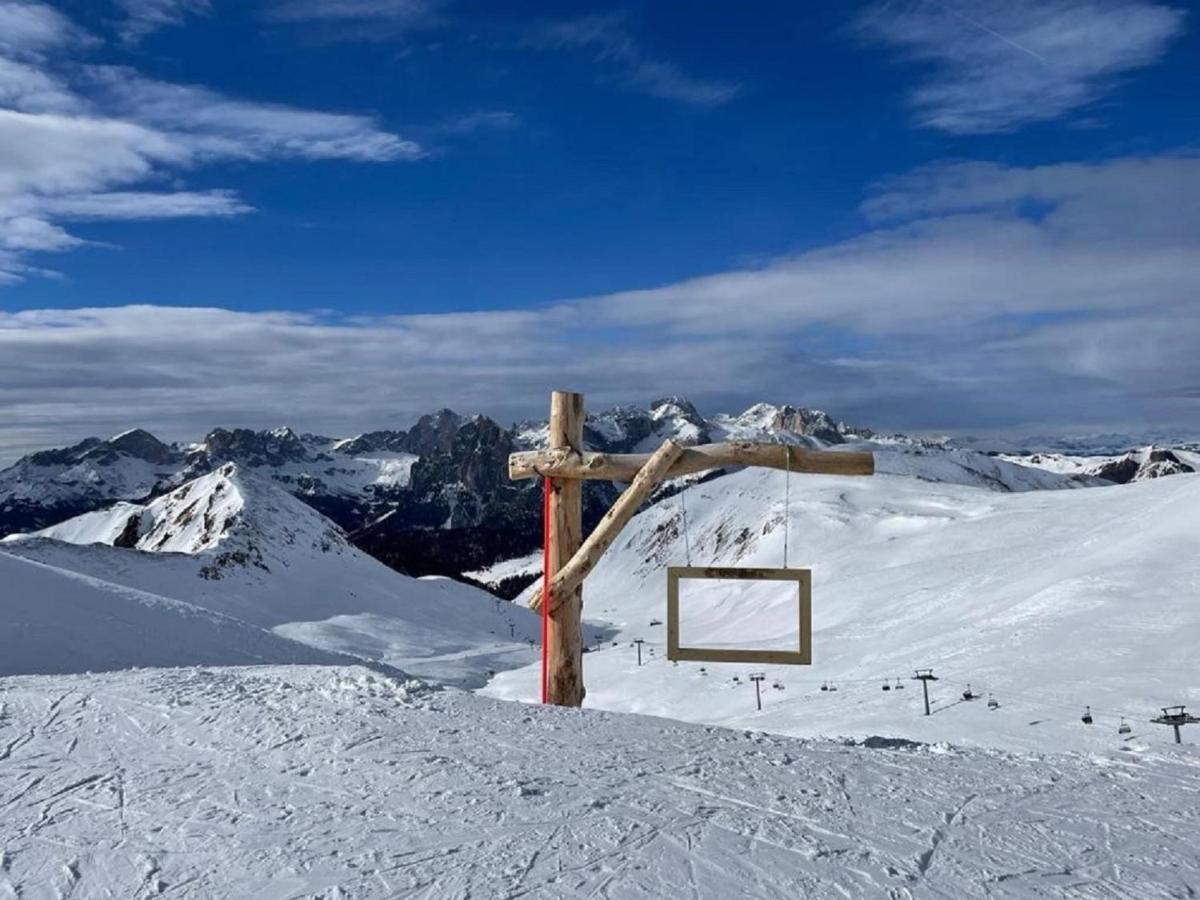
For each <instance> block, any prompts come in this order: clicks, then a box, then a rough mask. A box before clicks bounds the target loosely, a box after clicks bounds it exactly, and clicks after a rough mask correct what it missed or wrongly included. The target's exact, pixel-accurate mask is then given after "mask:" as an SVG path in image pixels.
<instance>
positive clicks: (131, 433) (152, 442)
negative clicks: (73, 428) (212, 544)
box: [103, 428, 178, 465]
mask: <svg viewBox="0 0 1200 900" xmlns="http://www.w3.org/2000/svg"><path fill="white" fill-rule="evenodd" d="M103 446H107V447H109V448H111V449H112V450H116V451H119V452H121V453H127V454H129V455H130V456H133V457H136V458H137V459H144V460H146V461H147V462H152V463H156V464H158V465H165V464H166V463H169V462H170V461H171V460H172V459H174V458H175V457H176V456H177V455H178V454H177V453H176V451H175V450H173V449H172V448H171V446H170V445H168V444H164V443H163V442H162V441H160V440H159V439H158V438H156V437H155V436H154V435H152V434H151V433H150V432H148V431H146V430H145V429H144V428H130V429H129V430H128V431H122V432H121V433H120V434H118V435H114V436H113V437H111V438H109V439H108V440H107V441H104V442H103Z"/></svg>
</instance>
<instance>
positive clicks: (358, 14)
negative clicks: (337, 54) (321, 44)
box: [263, 0, 446, 41]
mask: <svg viewBox="0 0 1200 900" xmlns="http://www.w3.org/2000/svg"><path fill="white" fill-rule="evenodd" d="M445 5H446V0H270V2H268V3H267V4H266V6H265V7H264V11H263V14H264V16H265V17H266V18H267V19H268V20H269V21H272V22H277V23H281V24H287V23H292V24H297V25H301V26H303V25H305V24H308V25H311V26H313V27H312V28H310V30H309V33H310V36H317V37H318V39H319V40H322V41H345V40H353V41H388V40H394V39H396V38H398V37H402V36H404V35H405V34H407V33H408V32H416V31H423V30H427V29H430V28H434V27H436V26H439V25H442V24H444V21H445V20H444V17H443V16H442V9H443V7H444V6H445ZM318 28H319V30H317V29H318Z"/></svg>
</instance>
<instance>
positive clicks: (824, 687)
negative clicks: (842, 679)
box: [821, 681, 829, 691]
mask: <svg viewBox="0 0 1200 900" xmlns="http://www.w3.org/2000/svg"><path fill="white" fill-rule="evenodd" d="M821 690H823V691H827V690H829V683H828V682H826V681H822V682H821Z"/></svg>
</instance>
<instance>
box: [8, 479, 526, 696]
mask: <svg viewBox="0 0 1200 900" xmlns="http://www.w3.org/2000/svg"><path fill="white" fill-rule="evenodd" d="M112 544H120V545H122V546H111V545H112ZM0 546H3V547H4V548H5V550H7V551H8V552H11V553H13V554H19V555H21V556H23V557H26V558H29V559H34V560H37V561H40V562H43V563H46V564H48V565H52V566H56V567H58V568H62V569H66V570H69V571H73V572H78V573H82V574H85V575H88V576H91V577H93V578H97V579H100V580H102V581H105V582H108V583H111V584H116V585H122V586H125V587H129V588H133V589H135V590H139V591H145V592H148V593H151V594H155V595H158V596H162V597H170V598H172V599H174V600H179V601H183V602H185V603H189V604H193V605H195V606H199V607H202V608H203V609H206V610H210V611H213V612H216V613H220V614H222V615H225V616H230V617H233V618H235V619H237V620H240V621H241V622H244V623H248V624H250V625H254V626H258V627H259V628H267V629H273V630H274V631H275V632H277V633H278V634H280V635H283V636H286V637H289V638H294V639H296V640H300V641H303V642H304V643H307V644H310V645H312V646H315V647H319V648H322V649H326V650H331V651H336V652H345V653H350V654H354V655H357V656H362V657H365V658H368V659H373V660H378V661H380V662H384V663H387V664H388V665H393V666H396V667H398V668H400V669H402V670H404V671H407V672H411V673H413V674H414V675H420V676H425V677H429V678H433V679H436V680H439V681H445V682H448V683H454V684H475V683H478V682H480V681H481V680H482V679H484V678H485V677H486V675H487V673H488V672H489V671H490V670H494V669H501V668H505V667H508V666H512V665H515V664H524V663H525V662H527V661H528V660H529V659H531V658H532V654H533V651H532V649H531V648H530V643H529V642H530V641H532V640H534V639H535V638H536V637H537V634H538V623H537V620H536V618H535V617H534V616H533V615H532V614H531V613H529V612H528V611H526V610H523V609H519V608H515V607H513V606H512V605H510V604H507V603H503V602H501V601H498V600H496V599H495V598H494V597H491V596H490V595H488V594H487V593H486V592H484V591H481V590H479V589H477V588H473V587H470V586H468V585H464V584H460V583H457V582H454V581H450V580H448V579H415V578H409V577H407V576H404V575H400V574H399V573H397V572H395V571H393V570H391V569H388V568H387V567H386V566H384V565H382V564H380V563H379V562H377V561H376V560H374V559H371V558H370V557H368V556H366V555H365V554H363V553H362V552H360V551H359V550H357V549H356V548H355V547H353V546H352V545H351V544H350V543H349V542H348V541H347V540H346V538H345V536H344V535H343V534H342V533H341V531H340V530H339V529H338V528H337V526H336V525H334V524H333V523H332V522H330V521H329V520H327V519H325V518H324V517H323V516H321V515H320V514H319V513H317V512H316V511H315V510H313V509H312V508H311V507H309V506H308V505H306V504H304V503H302V502H300V501H299V500H297V499H296V498H294V497H292V496H291V495H290V494H288V493H287V492H286V491H283V490H282V489H280V488H279V487H277V486H276V485H275V484H274V483H273V482H271V481H269V480H267V479H264V478H262V477H259V476H256V475H254V474H248V473H246V472H243V471H241V470H240V469H239V468H238V467H237V466H235V465H233V464H232V463H227V464H225V465H224V466H222V467H220V468H219V469H217V470H216V471H214V472H212V473H210V474H208V475H205V476H202V477H200V478H197V479H195V480H193V481H191V482H188V483H186V484H184V485H182V486H181V487H179V488H177V489H175V490H174V491H172V492H170V493H168V494H165V495H163V496H161V497H159V498H158V499H156V500H154V501H152V502H150V503H148V504H145V505H133V504H127V503H122V504H117V505H116V506H114V507H112V508H111V509H109V510H106V511H102V512H96V513H90V514H87V515H84V516H81V517H79V518H76V519H72V520H69V521H67V522H64V523H62V524H60V525H57V526H53V527H51V528H49V529H46V530H45V531H43V532H40V533H38V534H35V535H31V536H18V537H12V538H8V539H6V540H5V541H4V543H3V544H2V545H0Z"/></svg>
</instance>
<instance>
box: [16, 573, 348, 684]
mask: <svg viewBox="0 0 1200 900" xmlns="http://www.w3.org/2000/svg"><path fill="white" fill-rule="evenodd" d="M0 585H3V589H2V590H0V621H2V622H3V626H2V628H0V675H24V674H30V673H47V674H61V673H69V672H89V671H104V670H109V669H125V668H129V667H131V666H193V665H254V664H264V663H307V664H317V665H331V664H342V665H345V664H347V663H350V662H353V660H352V659H351V658H349V657H346V656H338V655H337V654H333V653H327V652H324V651H321V650H317V649H316V648H314V647H310V646H307V645H305V644H301V643H297V642H296V641H291V640H287V639H286V638H283V637H281V636H279V635H276V634H274V633H272V632H270V631H266V630H264V629H262V628H256V627H255V626H253V625H248V624H246V623H245V622H242V621H240V620H239V619H234V618H231V617H230V616H223V615H220V614H219V613H214V612H210V611H209V610H206V609H201V608H199V607H197V606H193V605H191V604H188V603H181V602H179V601H177V600H171V599H168V598H166V597H161V596H157V595H155V594H148V593H146V592H144V591H137V590H133V589H131V588H128V587H122V586H120V585H115V584H110V583H108V582H104V581H101V580H99V579H97V578H91V577H88V576H86V575H79V574H77V573H74V572H68V571H66V570H63V569H59V568H56V567H54V566H49V565H45V564H43V563H38V562H34V561H33V560H28V559H23V558H21V557H18V556H13V555H11V554H9V553H5V552H3V551H0Z"/></svg>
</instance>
